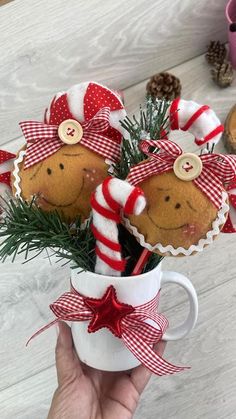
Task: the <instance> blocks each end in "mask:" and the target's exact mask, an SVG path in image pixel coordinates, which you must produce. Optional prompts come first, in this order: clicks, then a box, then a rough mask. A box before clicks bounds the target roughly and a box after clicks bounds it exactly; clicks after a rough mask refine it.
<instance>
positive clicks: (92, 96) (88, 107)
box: [84, 83, 124, 121]
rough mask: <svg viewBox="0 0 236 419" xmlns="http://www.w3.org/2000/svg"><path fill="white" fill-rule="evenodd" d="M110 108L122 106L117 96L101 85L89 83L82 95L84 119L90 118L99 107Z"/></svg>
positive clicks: (116, 108) (114, 108) (112, 109)
mask: <svg viewBox="0 0 236 419" xmlns="http://www.w3.org/2000/svg"><path fill="white" fill-rule="evenodd" d="M106 107H108V108H110V110H111V111H116V110H121V109H123V108H124V106H123V104H122V103H121V102H120V101H119V99H118V98H117V96H116V95H115V94H114V93H113V92H112V91H111V90H108V89H106V88H105V87H103V86H100V85H99V84H96V83H89V85H88V88H87V91H86V93H85V95H84V117H85V121H88V120H89V119H91V118H92V117H93V116H94V115H95V114H96V113H97V112H98V111H99V110H100V109H101V108H106Z"/></svg>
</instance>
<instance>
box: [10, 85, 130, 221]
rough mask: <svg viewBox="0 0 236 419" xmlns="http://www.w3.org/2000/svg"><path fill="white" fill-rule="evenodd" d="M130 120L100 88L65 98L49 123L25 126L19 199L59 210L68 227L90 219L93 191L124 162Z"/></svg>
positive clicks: (83, 88) (15, 184)
mask: <svg viewBox="0 0 236 419" xmlns="http://www.w3.org/2000/svg"><path fill="white" fill-rule="evenodd" d="M125 115H126V112H125V110H124V106H123V103H122V101H121V99H120V98H119V96H118V95H117V94H116V93H114V92H113V91H111V90H109V89H107V88H106V87H104V86H101V85H100V84H98V83H93V82H87V83H81V84H78V85H76V86H73V87H72V88H71V89H69V90H68V91H67V92H66V93H59V94H58V95H57V96H56V97H55V98H54V99H53V101H52V102H51V104H50V106H49V108H48V109H47V110H46V112H45V119H44V123H41V122H35V121H25V122H21V123H20V126H21V129H22V131H23V134H24V136H25V138H26V141H27V144H26V146H25V147H24V148H23V149H22V150H20V151H19V153H18V156H17V158H16V160H15V162H14V170H13V172H12V177H11V184H12V189H13V193H14V195H15V196H16V197H18V198H19V197H20V198H23V199H24V200H27V201H30V200H31V199H32V197H33V196H36V197H37V202H38V205H40V206H41V208H42V209H44V210H45V211H53V210H57V211H58V212H59V213H60V215H61V216H62V218H63V219H65V220H66V221H68V222H71V221H73V220H74V219H75V218H76V217H78V216H80V217H81V219H82V220H85V219H87V218H88V216H89V214H90V211H91V207H90V195H91V193H92V191H93V190H95V188H96V186H97V185H99V184H100V183H101V182H102V181H103V179H105V178H106V176H107V174H108V172H109V169H110V168H111V167H112V165H113V164H115V163H116V162H117V161H119V158H120V144H121V140H122V134H123V131H122V128H121V126H120V122H119V121H120V120H122V119H123V118H124V117H125Z"/></svg>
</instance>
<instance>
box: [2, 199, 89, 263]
mask: <svg viewBox="0 0 236 419" xmlns="http://www.w3.org/2000/svg"><path fill="white" fill-rule="evenodd" d="M2 207H3V211H4V212H5V215H4V218H3V220H2V222H1V223H0V238H2V239H3V241H2V242H1V243H0V260H2V261H5V260H6V258H7V257H9V256H12V261H14V260H15V258H16V255H17V254H24V256H25V260H26V261H27V260H31V259H33V258H35V257H37V256H38V255H39V254H40V253H41V252H42V251H43V250H45V249H47V248H51V249H53V253H54V254H55V255H56V256H57V257H58V258H59V259H60V260H62V259H63V260H64V262H67V263H69V262H73V263H74V264H75V265H77V266H80V267H81V268H82V269H84V270H93V269H94V263H95V254H94V248H95V239H94V237H93V234H92V232H91V230H90V225H89V223H88V224H87V226H86V227H85V228H84V229H81V220H80V219H77V220H76V222H75V223H74V224H73V226H69V225H67V224H66V223H64V222H63V221H62V219H61V218H60V215H59V214H58V213H57V212H56V211H54V212H44V211H43V210H41V209H40V208H39V207H37V206H36V204H35V198H34V199H33V200H32V201H31V202H30V203H27V202H25V201H23V200H14V199H10V200H9V201H8V202H7V201H5V200H4V202H3V205H2ZM32 252H36V253H34V254H33V255H32Z"/></svg>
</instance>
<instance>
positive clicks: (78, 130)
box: [58, 119, 83, 144]
mask: <svg viewBox="0 0 236 419" xmlns="http://www.w3.org/2000/svg"><path fill="white" fill-rule="evenodd" d="M58 135H59V138H60V139H61V141H63V143H65V144H77V143H78V142H79V141H80V140H81V138H82V137H83V128H82V126H81V125H80V123H79V122H78V121H75V120H74V119H66V120H65V121H63V122H62V123H61V124H60V125H59V127H58Z"/></svg>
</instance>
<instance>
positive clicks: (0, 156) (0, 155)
mask: <svg viewBox="0 0 236 419" xmlns="http://www.w3.org/2000/svg"><path fill="white" fill-rule="evenodd" d="M15 157H16V155H15V154H12V153H10V152H8V151H4V150H0V164H2V163H5V162H6V161H8V160H11V159H14V158H15Z"/></svg>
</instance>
